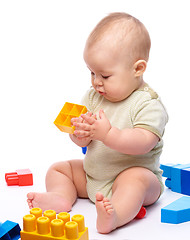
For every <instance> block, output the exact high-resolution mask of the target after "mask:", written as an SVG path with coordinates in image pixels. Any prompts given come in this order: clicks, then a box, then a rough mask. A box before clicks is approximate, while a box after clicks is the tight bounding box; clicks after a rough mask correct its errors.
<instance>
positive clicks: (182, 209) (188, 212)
mask: <svg viewBox="0 0 190 240" xmlns="http://www.w3.org/2000/svg"><path fill="white" fill-rule="evenodd" d="M187 221H190V197H187V196H184V197H181V198H179V199H178V200H176V201H174V202H172V203H171V204H169V205H167V206H166V207H164V208H162V209H161V222H163V223H173V224H178V223H183V222H187Z"/></svg>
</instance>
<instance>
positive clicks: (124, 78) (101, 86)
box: [84, 43, 139, 102]
mask: <svg viewBox="0 0 190 240" xmlns="http://www.w3.org/2000/svg"><path fill="white" fill-rule="evenodd" d="M84 60H85V62H86V64H87V67H88V68H89V70H90V71H91V81H92V86H93V87H94V89H95V91H96V92H98V93H99V94H100V95H102V96H104V98H106V99H107V100H109V101H111V102H119V101H122V100H124V99H126V98H127V97H129V96H130V95H131V93H132V92H133V91H135V90H136V89H137V88H138V87H139V81H138V80H137V78H136V77H135V71H134V68H133V64H131V63H130V61H129V59H127V57H126V55H125V54H123V53H122V51H121V50H120V48H119V50H116V49H114V50H113V48H111V46H109V44H107V43H106V44H100V43H97V44H95V45H93V46H91V47H88V46H86V48H85V50H84Z"/></svg>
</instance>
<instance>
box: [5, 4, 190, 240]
mask: <svg viewBox="0 0 190 240" xmlns="http://www.w3.org/2000/svg"><path fill="white" fill-rule="evenodd" d="M114 11H124V12H127V13H129V14H132V15H134V16H135V17H137V18H138V19H140V20H141V21H142V22H143V23H144V24H145V26H146V27H147V29H148V31H149V33H150V36H151V39H152V48H151V54H150V60H149V63H148V68H147V72H146V73H145V76H144V79H145V81H146V82H148V83H149V85H150V86H152V87H153V88H154V89H155V90H156V91H157V92H158V93H159V95H160V96H161V99H162V101H163V102H164V104H165V106H166V108H167V110H168V113H169V117H170V119H169V123H168V125H167V127H166V131H165V135H164V142H165V146H164V151H163V154H162V156H161V163H168V162H171V163H189V162H190V160H189V141H188V135H189V133H190V130H189V118H188V117H189V80H190V79H189V55H190V44H189V43H190V34H189V23H190V14H189V3H188V1H185V0H181V1H175V0H173V1H170V0H167V1H165V0H159V1H151V0H149V1H148V0H144V1H141V0H139V1H138V0H133V1H129V0H117V1H113V0H96V1H90V0H80V1H78V0H73V1H64V0H62V1H60V0H59V1H56V0H54V1H53V0H52V1H50V0H32V1H28V0H23V1H21V0H18V1H17V0H14V1H8V0H7V1H6V0H1V1H0V115H1V117H0V161H1V171H0V174H1V175H0V176H1V183H0V195H1V200H0V201H1V202H2V203H4V204H6V207H7V208H5V206H3V205H2V204H1V209H0V221H4V220H6V219H7V216H9V220H11V219H10V218H11V217H10V211H12V208H11V207H10V206H12V203H11V202H10V204H9V203H8V202H7V198H9V200H10V199H12V200H13V201H14V197H16V198H15V199H18V203H17V204H19V202H20V201H21V198H18V196H17V191H18V192H19V194H21V195H20V196H22V201H23V197H24V196H25V192H27V191H28V188H22V190H20V188H8V187H6V185H5V184H4V173H5V172H11V171H14V170H16V169H22V168H30V169H31V170H32V171H33V172H34V173H36V175H35V174H34V179H35V183H36V185H35V186H34V188H33V190H36V189H38V188H40V186H41V188H42V189H44V178H45V172H46V171H47V168H48V167H49V166H50V165H51V164H52V163H53V162H56V161H60V160H67V159H72V158H81V157H83V155H82V153H81V149H80V148H79V147H77V146H75V145H74V144H73V143H72V142H71V141H70V139H69V137H68V135H67V134H65V133H62V132H60V131H59V130H58V129H57V128H56V127H55V126H54V124H53V122H54V120H55V118H56V116H57V115H58V113H59V111H60V110H61V108H62V106H63V105H64V103H65V102H66V101H68V102H73V103H80V101H81V98H82V96H83V94H84V92H85V91H86V90H87V89H88V88H89V87H90V73H89V71H88V70H87V68H86V66H85V63H84V61H83V48H84V45H85V41H86V38H87V36H88V34H89V33H90V31H91V30H92V29H93V27H94V26H95V25H96V24H97V22H98V21H99V20H100V19H101V18H102V17H104V16H105V15H106V14H108V13H110V12H114ZM1 189H3V190H1ZM11 191H13V192H11ZM1 192H2V193H1ZM20 192H21V193H20ZM12 193H13V195H11V194H12ZM172 194H173V193H172ZM174 195H175V194H174ZM166 196H168V195H166ZM175 197H176V195H175ZM166 201H167V200H166ZM169 202H170V201H168V203H169ZM23 203H25V199H24V201H23ZM90 206H91V205H90ZM19 207H20V206H19ZM23 208H24V209H27V208H26V206H25V205H23ZM10 209H11V210H10ZM14 209H15V208H14ZM17 209H18V208H17ZM158 209H159V208H158ZM15 211H16V210H15ZM19 211H21V210H19ZM22 211H23V210H22ZM22 211H21V212H22ZM158 211H159V210H158ZM5 212H6V214H5ZM15 214H17V213H12V215H11V216H14V215H15ZM21 216H23V215H21ZM17 217H18V215H17ZM19 217H20V216H19ZM2 218H3V220H2ZM13 218H14V217H13ZM94 221H95V217H94ZM159 224H160V221H158V226H159ZM187 224H188V223H187ZM185 226H186V225H185ZM122 231H125V230H123V229H122ZM133 231H134V235H133V234H132V235H131V238H130V239H139V238H138V237H137V236H138V232H135V225H134V226H133ZM147 231H150V232H151V230H150V229H147ZM126 232H127V229H126ZM183 232H184V231H183ZM150 234H151V233H150ZM152 234H153V233H152ZM97 236H98V235H97ZM118 236H119V235H118ZM150 236H151V235H150ZM152 236H153V235H152ZM114 238H115V236H114ZM97 239H102V238H101V237H100V238H98V237H97ZM104 239H105V238H104ZM110 239H111V237H110ZM117 239H119V238H117ZM121 239H124V237H123V238H121ZM125 239H128V238H127V233H126V238H125ZM141 239H142V238H141ZM146 239H147V238H146ZM150 239H152V238H150ZM163 239H165V238H163Z"/></svg>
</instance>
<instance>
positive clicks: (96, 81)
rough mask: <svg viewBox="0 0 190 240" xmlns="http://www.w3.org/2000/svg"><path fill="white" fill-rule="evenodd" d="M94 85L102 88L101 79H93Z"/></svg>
mask: <svg viewBox="0 0 190 240" xmlns="http://www.w3.org/2000/svg"><path fill="white" fill-rule="evenodd" d="M94 84H95V85H96V86H102V85H103V84H102V81H101V79H100V78H99V77H95V79H94Z"/></svg>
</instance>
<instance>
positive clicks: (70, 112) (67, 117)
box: [54, 102, 87, 134]
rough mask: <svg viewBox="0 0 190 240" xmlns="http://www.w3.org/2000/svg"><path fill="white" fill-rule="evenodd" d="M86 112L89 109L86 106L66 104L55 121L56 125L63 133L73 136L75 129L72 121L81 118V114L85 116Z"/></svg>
mask: <svg viewBox="0 0 190 240" xmlns="http://www.w3.org/2000/svg"><path fill="white" fill-rule="evenodd" d="M86 112H87V108H86V107H85V106H83V105H78V104H74V103H69V102H66V103H65V105H64V106H63V108H62V109H61V111H60V113H59V114H58V116H57V118H56V119H55V121H54V124H55V125H56V126H57V127H58V128H59V129H60V130H61V131H62V132H66V133H70V134H73V133H74V130H75V127H74V126H72V124H71V119H72V118H76V117H80V115H81V114H85V113H86Z"/></svg>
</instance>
